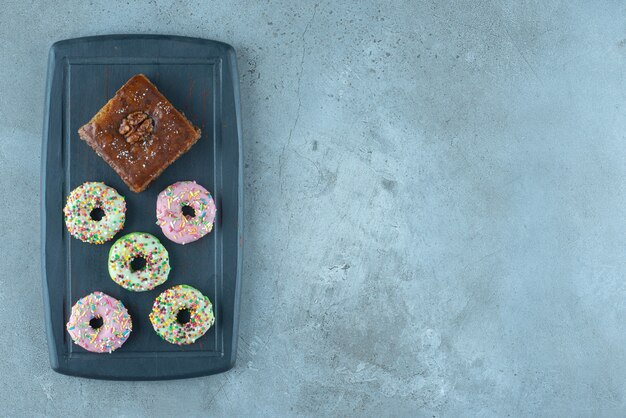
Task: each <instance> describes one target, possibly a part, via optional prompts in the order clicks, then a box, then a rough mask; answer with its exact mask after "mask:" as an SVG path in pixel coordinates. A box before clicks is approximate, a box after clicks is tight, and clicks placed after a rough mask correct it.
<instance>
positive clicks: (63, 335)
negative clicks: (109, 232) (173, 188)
mask: <svg viewBox="0 0 626 418" xmlns="http://www.w3.org/2000/svg"><path fill="white" fill-rule="evenodd" d="M138 73H143V74H145V75H146V76H147V77H148V78H149V79H150V80H151V81H152V82H153V83H154V84H155V85H156V86H157V88H158V89H159V90H160V91H161V92H162V93H163V94H164V95H165V96H166V97H167V98H168V99H169V100H170V101H171V102H172V104H173V105H174V107H176V108H177V109H178V110H180V111H182V112H183V113H184V114H185V115H186V116H187V117H188V118H189V120H190V121H191V122H192V123H193V124H194V125H196V126H198V127H200V129H202V137H201V139H200V140H199V141H198V142H197V143H196V144H195V145H194V146H193V147H192V148H191V150H190V151H189V152H187V153H186V154H184V155H183V156H182V157H181V158H180V159H178V160H177V161H176V162H174V164H172V165H171V166H170V167H169V168H167V169H166V170H165V171H164V172H163V174H161V176H160V177H159V178H158V179H156V180H155V181H154V182H153V183H152V184H151V185H150V187H149V188H148V189H147V190H146V191H144V192H142V193H134V192H131V191H130V189H128V187H127V186H126V185H125V184H124V182H123V181H122V180H121V179H120V178H119V177H118V175H117V174H116V173H115V172H114V171H113V169H111V168H110V167H109V166H108V164H106V163H105V162H104V161H103V160H102V159H101V158H100V157H98V156H97V155H96V153H95V152H94V151H93V150H92V149H91V148H90V147H89V146H88V145H87V144H86V143H85V142H84V141H81V140H80V138H79V137H78V133H77V131H78V128H79V127H80V126H82V125H83V124H84V123H86V122H88V121H89V119H90V118H91V117H92V116H93V115H94V114H95V113H96V112H97V111H98V110H99V109H100V108H101V107H102V106H103V105H104V104H105V103H106V102H107V101H108V100H109V99H110V98H111V97H112V96H113V95H114V94H115V92H116V90H117V89H118V88H120V87H121V86H122V85H123V84H124V83H125V82H126V81H127V80H128V79H129V78H130V77H132V76H133V75H135V74H138ZM238 83H239V78H238V75H237V65H236V59H235V53H234V50H233V49H232V47H230V46H229V45H227V44H224V43H221V42H216V41H209V40H204V39H195V38H185V37H177V36H159V35H111V36H99V37H88V38H78V39H70V40H66V41H61V42H58V43H56V44H54V45H53V46H52V48H51V50H50V57H49V64H48V81H47V87H46V104H45V106H46V107H45V120H44V135H43V151H42V183H41V192H42V195H41V196H42V197H41V203H42V214H41V215H42V216H41V219H42V225H41V231H42V241H41V243H42V274H43V289H44V292H43V294H44V307H45V316H46V329H47V334H48V335H47V336H48V348H49V353H50V363H51V366H52V368H53V369H54V370H56V371H57V372H60V373H64V374H68V375H75V376H83V377H90V378H101V379H119V380H156V379H175V378H185V377H195V376H203V375H209V374H214V373H219V372H223V371H225V370H228V369H230V368H231V367H232V366H233V365H234V362H235V357H236V352H237V331H238V319H239V315H238V312H239V286H240V280H241V265H242V247H243V179H242V173H243V170H242V138H241V120H240V105H239V84H238ZM181 180H195V181H197V182H198V183H199V184H201V185H203V186H204V187H206V188H207V189H208V190H209V191H210V192H211V193H212V194H213V196H214V198H215V202H216V206H217V216H216V220H215V225H214V230H213V232H211V233H210V234H209V235H207V236H205V237H204V238H202V239H200V240H198V241H196V242H194V243H191V244H187V245H184V246H182V245H179V244H175V243H173V242H171V241H169V240H168V239H167V238H166V237H165V236H164V235H163V233H162V232H161V229H160V228H159V227H158V226H157V225H156V212H155V211H156V198H157V195H158V193H159V192H160V191H161V190H163V189H164V188H165V187H166V186H168V185H169V184H172V183H174V182H176V181H181ZM86 181H103V182H104V183H106V184H107V185H109V186H112V187H114V188H115V189H117V191H118V192H120V193H121V194H122V195H123V196H124V197H125V198H126V204H127V214H126V224H125V226H124V229H123V230H122V231H121V232H120V233H118V234H117V235H116V237H115V238H114V239H113V240H111V241H109V242H107V243H105V244H103V245H93V244H87V243H83V242H81V241H79V240H77V239H75V238H72V237H71V236H70V235H69V233H68V232H67V229H66V228H65V223H64V219H63V213H62V209H63V206H64V204H65V199H66V197H67V195H68V194H69V193H70V191H71V190H72V189H74V188H75V187H77V186H79V185H80V184H82V183H83V182H86ZM135 231H142V232H149V233H151V234H153V235H155V236H156V237H158V238H159V239H160V240H161V242H162V243H163V245H165V247H166V248H167V250H168V252H169V255H170V264H171V267H172V270H171V273H170V276H169V279H168V280H167V281H166V282H165V283H164V284H162V285H161V286H158V287H157V288H156V289H154V290H151V291H147V292H129V291H127V290H125V289H123V288H122V287H120V286H118V285H117V284H116V283H115V282H113V281H112V280H111V278H110V277H109V275H108V271H107V256H108V252H109V249H110V248H111V245H112V244H113V242H115V240H116V239H117V238H119V237H120V236H122V235H124V234H127V233H129V232H135ZM177 284H188V285H191V286H193V287H195V288H197V289H199V290H200V291H201V292H202V293H204V294H205V295H207V296H209V298H210V299H211V300H212V301H213V307H214V311H215V317H216V323H215V325H214V326H213V327H212V328H211V329H210V330H209V331H208V332H207V333H206V334H205V335H204V336H203V337H201V338H200V339H199V340H198V341H197V342H196V343H195V344H192V345H189V346H182V347H181V346H177V345H173V344H169V343H167V342H166V341H164V340H162V339H161V338H160V337H159V336H158V335H157V334H156V333H155V332H154V330H153V329H152V326H151V324H150V320H149V319H148V314H149V313H150V310H151V308H152V303H153V301H154V299H155V298H156V297H157V296H158V295H159V294H160V293H161V292H162V291H164V290H165V289H167V288H169V287H171V286H174V285H177ZM96 290H99V291H102V292H104V293H107V294H109V295H111V296H113V297H115V298H118V299H119V300H121V301H122V302H123V303H124V305H125V306H126V307H127V309H128V311H129V313H130V314H131V316H132V322H133V331H132V333H131V335H130V337H129V339H128V340H127V341H126V343H125V344H124V345H123V346H122V347H121V348H120V349H118V350H116V351H114V352H113V353H111V354H96V353H90V352H88V351H86V350H84V349H82V348H81V347H79V346H77V345H75V344H73V342H72V340H71V338H70V336H69V334H68V333H67V331H66V330H65V323H66V322H67V320H68V318H69V315H70V311H71V308H72V305H73V304H74V303H75V302H76V301H77V300H78V299H80V298H81V297H83V296H85V295H87V294H89V293H91V292H94V291H96Z"/></svg>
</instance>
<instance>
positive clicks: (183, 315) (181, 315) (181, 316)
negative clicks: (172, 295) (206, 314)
mask: <svg viewBox="0 0 626 418" xmlns="http://www.w3.org/2000/svg"><path fill="white" fill-rule="evenodd" d="M189 321H191V312H189V309H187V308H182V309H179V310H178V313H177V314H176V322H178V323H179V324H181V325H185V324H186V323H187V322H189Z"/></svg>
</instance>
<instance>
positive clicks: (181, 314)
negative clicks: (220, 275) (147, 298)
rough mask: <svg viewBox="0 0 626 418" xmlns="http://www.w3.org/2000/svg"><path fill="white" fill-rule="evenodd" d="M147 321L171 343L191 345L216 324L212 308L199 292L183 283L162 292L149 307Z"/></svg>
mask: <svg viewBox="0 0 626 418" xmlns="http://www.w3.org/2000/svg"><path fill="white" fill-rule="evenodd" d="M150 322H152V327H153V328H154V330H155V331H156V333H157V334H159V336H160V337H161V338H163V339H164V340H165V341H167V342H170V343H172V344H178V345H184V344H193V343H194V342H196V340H197V339H198V338H200V337H202V336H203V335H204V333H206V332H207V331H208V330H209V328H211V326H212V325H213V324H214V323H215V317H214V316H213V305H212V304H211V301H210V300H209V298H208V297H206V296H204V295H203V294H202V293H200V291H199V290H198V289H195V288H193V287H191V286H188V285H186V284H182V285H178V286H174V287H171V288H169V289H167V290H166V291H164V292H163V293H161V294H160V295H159V296H158V297H157V298H156V299H155V301H154V304H153V305H152V312H150Z"/></svg>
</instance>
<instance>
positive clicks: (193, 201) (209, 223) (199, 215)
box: [156, 181, 215, 244]
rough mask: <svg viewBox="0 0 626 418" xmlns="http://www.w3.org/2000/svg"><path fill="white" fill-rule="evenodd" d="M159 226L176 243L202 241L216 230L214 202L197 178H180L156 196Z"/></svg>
mask: <svg viewBox="0 0 626 418" xmlns="http://www.w3.org/2000/svg"><path fill="white" fill-rule="evenodd" d="M156 215H157V225H159V226H160V227H161V229H162V230H163V233H164V234H165V236H166V237H167V238H169V239H170V240H172V241H174V242H175V243H177V244H187V243H189V242H193V241H196V240H199V239H200V238H202V237H203V236H205V235H206V234H208V233H209V232H211V230H212V229H213V220H214V219H215V202H214V201H213V198H212V197H211V193H209V192H208V191H207V190H206V189H205V188H204V187H202V186H200V185H199V184H197V183H196V182H195V181H179V182H178V183H174V184H172V185H171V186H168V187H166V188H165V190H163V191H162V192H161V193H159V197H158V198H157V207H156Z"/></svg>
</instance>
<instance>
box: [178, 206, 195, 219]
mask: <svg viewBox="0 0 626 418" xmlns="http://www.w3.org/2000/svg"><path fill="white" fill-rule="evenodd" d="M181 211H182V212H183V215H185V216H186V217H188V218H195V217H196V211H195V210H194V208H192V207H191V206H189V205H183V206H182V208H181Z"/></svg>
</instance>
